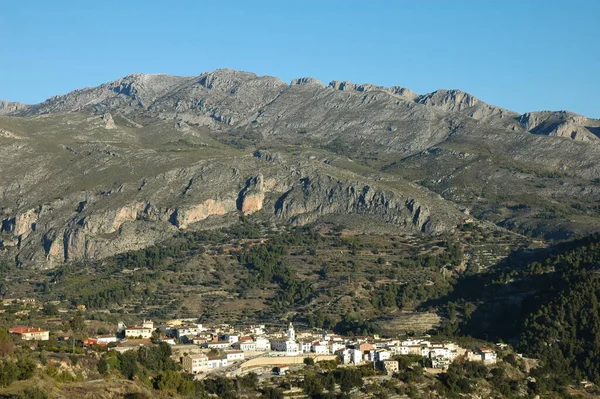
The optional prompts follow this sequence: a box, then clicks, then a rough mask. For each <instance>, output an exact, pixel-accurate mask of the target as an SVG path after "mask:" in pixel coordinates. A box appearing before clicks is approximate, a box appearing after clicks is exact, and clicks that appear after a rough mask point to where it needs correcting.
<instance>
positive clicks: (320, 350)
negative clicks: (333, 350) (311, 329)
mask: <svg viewBox="0 0 600 399" xmlns="http://www.w3.org/2000/svg"><path fill="white" fill-rule="evenodd" d="M312 351H313V352H314V353H317V354H322V355H323V354H326V353H329V346H328V345H327V343H326V342H321V341H315V342H313V343H312Z"/></svg>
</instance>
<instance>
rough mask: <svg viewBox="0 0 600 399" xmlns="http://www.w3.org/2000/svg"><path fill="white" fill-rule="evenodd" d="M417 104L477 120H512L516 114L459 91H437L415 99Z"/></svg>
mask: <svg viewBox="0 0 600 399" xmlns="http://www.w3.org/2000/svg"><path fill="white" fill-rule="evenodd" d="M415 101H416V102H418V103H419V104H425V105H430V106H434V107H438V108H442V109H444V110H446V111H452V112H459V113H461V114H463V115H467V116H469V117H471V118H474V119H477V120H490V119H496V118H499V119H504V118H507V119H509V118H514V117H516V116H517V113H516V112H512V111H508V110H506V109H503V108H500V107H496V106H493V105H489V104H486V103H484V102H482V101H480V100H479V99H478V98H476V97H474V96H472V95H471V94H469V93H465V92H462V91H460V90H437V91H434V92H433V93H428V94H424V95H422V96H419V97H417V98H416V99H415Z"/></svg>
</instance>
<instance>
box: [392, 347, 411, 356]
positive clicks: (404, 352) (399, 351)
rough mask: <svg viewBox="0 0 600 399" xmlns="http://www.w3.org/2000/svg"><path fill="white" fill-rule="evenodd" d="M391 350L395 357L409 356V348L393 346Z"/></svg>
mask: <svg viewBox="0 0 600 399" xmlns="http://www.w3.org/2000/svg"><path fill="white" fill-rule="evenodd" d="M390 350H391V351H392V353H393V354H394V355H408V346H392V347H390Z"/></svg>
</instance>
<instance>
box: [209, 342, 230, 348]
mask: <svg viewBox="0 0 600 399" xmlns="http://www.w3.org/2000/svg"><path fill="white" fill-rule="evenodd" d="M206 346H207V348H209V349H224V348H228V347H230V346H231V344H230V343H229V341H211V342H208V343H207V344H206Z"/></svg>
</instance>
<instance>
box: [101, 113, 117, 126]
mask: <svg viewBox="0 0 600 399" xmlns="http://www.w3.org/2000/svg"><path fill="white" fill-rule="evenodd" d="M102 122H104V127H105V128H106V129H116V128H117V126H116V125H115V121H114V120H113V117H112V115H111V114H110V113H108V112H107V113H105V114H104V115H102Z"/></svg>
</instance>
